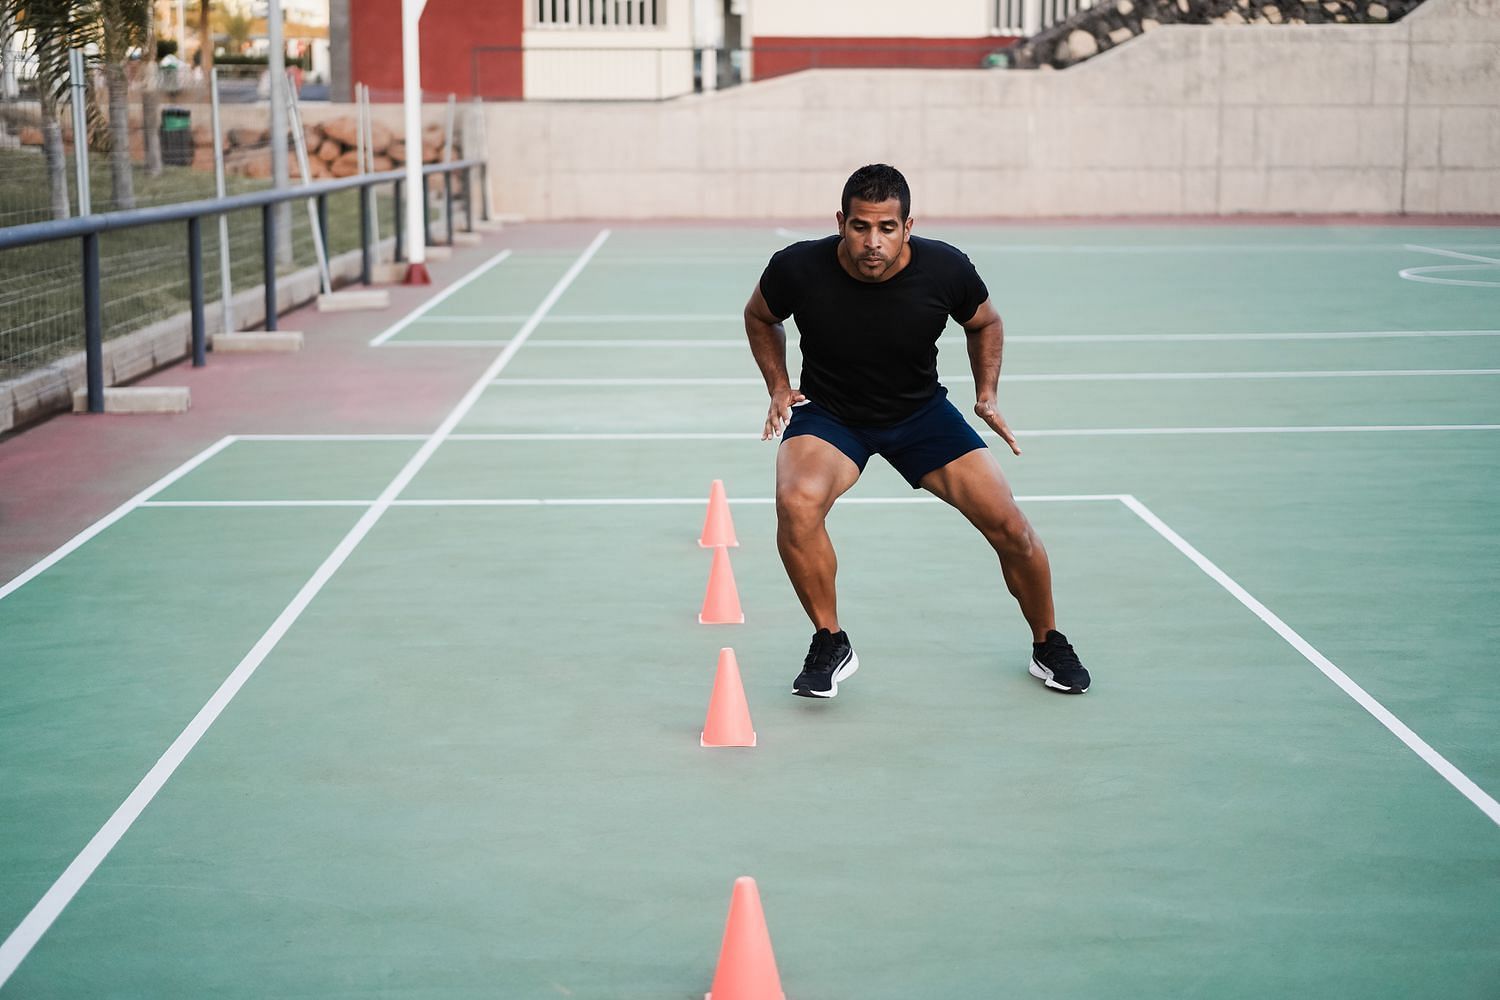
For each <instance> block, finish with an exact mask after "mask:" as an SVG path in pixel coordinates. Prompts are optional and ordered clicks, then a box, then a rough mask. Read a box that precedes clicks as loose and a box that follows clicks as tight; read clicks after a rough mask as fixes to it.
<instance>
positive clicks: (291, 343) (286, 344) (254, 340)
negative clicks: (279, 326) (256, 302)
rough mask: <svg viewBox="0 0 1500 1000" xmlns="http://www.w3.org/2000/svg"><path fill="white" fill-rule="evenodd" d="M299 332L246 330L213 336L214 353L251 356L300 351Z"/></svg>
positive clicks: (300, 335)
mask: <svg viewBox="0 0 1500 1000" xmlns="http://www.w3.org/2000/svg"><path fill="white" fill-rule="evenodd" d="M300 350H302V333H301V331H299V330H247V331H244V332H241V333H219V334H215V335H214V353H216V354H251V353H261V352H265V351H300Z"/></svg>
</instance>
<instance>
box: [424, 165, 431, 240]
mask: <svg viewBox="0 0 1500 1000" xmlns="http://www.w3.org/2000/svg"><path fill="white" fill-rule="evenodd" d="M427 198H428V190H427V174H426V173H423V174H422V244H423V245H424V246H429V247H430V246H432V213H431V212H429V211H428V210H427V205H428V201H427Z"/></svg>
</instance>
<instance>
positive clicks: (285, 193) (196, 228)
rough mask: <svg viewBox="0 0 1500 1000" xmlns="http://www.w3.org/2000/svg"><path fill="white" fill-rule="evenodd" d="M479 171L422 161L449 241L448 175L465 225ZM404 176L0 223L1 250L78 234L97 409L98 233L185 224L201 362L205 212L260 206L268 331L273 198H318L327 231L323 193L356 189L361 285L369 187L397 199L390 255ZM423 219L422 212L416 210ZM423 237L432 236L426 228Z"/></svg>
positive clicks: (272, 322) (367, 245)
mask: <svg viewBox="0 0 1500 1000" xmlns="http://www.w3.org/2000/svg"><path fill="white" fill-rule="evenodd" d="M474 170H478V171H479V173H480V184H481V185H483V186H487V185H488V166H487V164H486V162H485V161H484V160H453V161H450V162H447V163H428V164H424V165H423V167H422V203H423V205H425V204H426V203H427V178H428V177H431V176H434V175H437V174H442V175H443V191H444V197H445V199H446V204H447V212H446V217H447V223H448V233H447V235H448V244H449V245H452V243H453V175H454V174H456V173H460V172H461V173H462V175H463V181H464V189H465V191H467V192H468V196H467V198H466V199H465V205H466V211H465V222H466V225H467V229H468V231H469V232H473V231H474V197H473V188H474V185H473V171H474ZM405 179H406V171H405V170H386V171H382V172H380V173H376V174H359V175H356V176H354V177H345V178H341V179H335V180H328V181H315V182H313V183H311V184H303V185H300V186H298V187H286V188H276V189H271V190H268V191H254V192H250V193H248V194H237V195H230V196H228V197H225V198H204V199H200V200H198V201H186V202H180V203H178V204H176V205H155V206H152V207H150V208H133V209H126V210H124V211H120V212H101V213H96V214H91V215H84V216H79V217H76V218H72V219H59V220H55V221H51V222H32V223H27V224H25V225H20V226H9V227H6V228H4V229H0V250H13V249H17V248H20V247H28V246H35V245H37V244H39V243H51V242H55V241H57V240H67V239H76V240H80V241H82V245H83V246H82V249H83V335H84V359H85V369H86V372H87V379H88V411H89V412H90V413H103V412H104V325H103V317H102V313H101V303H100V297H101V292H100V266H99V234H100V233H106V232H117V231H120V230H126V229H135V228H138V227H140V226H156V225H162V224H164V223H169V222H184V221H185V222H187V224H188V254H187V256H188V289H189V299H190V302H191V312H192V340H193V366H194V367H202V366H203V365H205V364H207V363H208V337H207V332H206V326H205V323H204V316H203V301H204V292H203V235H202V223H203V219H205V218H212V217H215V216H219V215H224V214H227V213H229V212H239V211H245V210H248V209H253V208H259V209H260V211H261V257H262V266H263V269H264V272H265V303H266V321H265V327H266V329H267V330H275V329H276V316H277V308H276V246H277V240H276V213H275V211H274V209H275V207H276V206H277V205H281V204H284V203H286V202H291V201H300V200H302V199H306V198H315V199H317V202H318V224H319V227H320V229H321V230H322V232H323V234H324V235H325V236H326V235H327V232H328V196H329V195H331V194H337V193H338V192H340V191H348V190H351V189H354V188H358V189H359V242H360V255H361V260H360V282H361V284H365V285H368V284H370V283H371V281H372V277H371V275H372V271H373V265H374V260H373V257H374V247H373V245H372V240H371V231H370V208H371V202H370V199H371V197H372V195H371V190H372V189H373V188H374V187H375V186H376V185H377V184H394V185H395V199H396V227H395V237H396V257H397V259H400V257H401V256H402V245H403V241H404V233H403V231H402V225H403V221H402V220H403V212H402V211H401V197H402V189H403V187H404V182H405ZM423 218H424V219H425V218H426V212H425V211H424V212H423ZM425 242H426V243H429V244H430V243H432V238H431V235H430V234H427V235H426V239H425Z"/></svg>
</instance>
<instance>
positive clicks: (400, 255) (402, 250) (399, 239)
mask: <svg viewBox="0 0 1500 1000" xmlns="http://www.w3.org/2000/svg"><path fill="white" fill-rule="evenodd" d="M405 187H406V185H405V184H403V183H402V182H401V181H397V182H396V197H395V199H394V201H395V205H396V260H397V261H400V260H403V259H404V258H405V257H406V229H405V227H406V223H405V222H404V221H403V220H404V219H405V218H406V213H405V211H404V210H403V208H402V202H401V194H402V191H403V189H404V188H405Z"/></svg>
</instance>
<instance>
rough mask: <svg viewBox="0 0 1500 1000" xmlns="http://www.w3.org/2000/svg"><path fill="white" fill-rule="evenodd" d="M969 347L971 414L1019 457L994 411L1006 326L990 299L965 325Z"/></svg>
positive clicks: (1009, 434) (1015, 446) (997, 412)
mask: <svg viewBox="0 0 1500 1000" xmlns="http://www.w3.org/2000/svg"><path fill="white" fill-rule="evenodd" d="M964 333H965V334H966V335H967V339H968V346H969V367H970V368H972V369H973V370H974V413H975V414H977V415H978V417H979V418H980V419H981V420H983V421H984V422H985V423H986V424H989V425H990V427H991V428H992V429H993V430H994V431H995V433H996V434H999V435H1000V437H1001V438H1002V439H1003V440H1004V441H1005V443H1006V444H1008V445H1010V450H1011V451H1013V452H1014V453H1015V454H1017V455H1019V454H1021V447H1020V445H1018V444H1016V436H1015V435H1014V434H1012V433H1011V431H1010V428H1009V427H1007V426H1006V424H1005V418H1004V417H1002V416H1001V415H1000V411H999V410H998V409H997V408H996V403H995V400H996V397H997V395H998V393H999V385H1000V356H1001V355H1002V354H1003V353H1004V351H1005V325H1004V324H1003V323H1001V322H1000V314H999V313H998V312H996V311H995V307H994V305H993V304H991V302H990V300H989V299H985V300H984V302H983V304H981V305H980V307H979V308H978V309H976V310H975V311H974V316H973V317H972V318H971V319H970V320H969V321H968V322H967V323H965V324H964Z"/></svg>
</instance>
